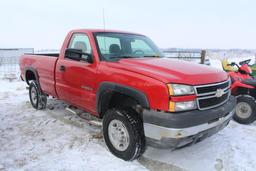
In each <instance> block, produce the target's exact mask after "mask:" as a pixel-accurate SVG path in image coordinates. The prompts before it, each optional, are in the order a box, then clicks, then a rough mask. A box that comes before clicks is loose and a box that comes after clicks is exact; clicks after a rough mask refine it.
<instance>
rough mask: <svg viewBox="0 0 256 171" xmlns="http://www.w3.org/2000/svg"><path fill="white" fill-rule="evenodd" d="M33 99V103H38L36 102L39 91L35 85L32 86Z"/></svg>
mask: <svg viewBox="0 0 256 171" xmlns="http://www.w3.org/2000/svg"><path fill="white" fill-rule="evenodd" d="M31 100H32V103H33V104H36V103H37V100H38V95H37V92H36V88H35V87H32V88H31Z"/></svg>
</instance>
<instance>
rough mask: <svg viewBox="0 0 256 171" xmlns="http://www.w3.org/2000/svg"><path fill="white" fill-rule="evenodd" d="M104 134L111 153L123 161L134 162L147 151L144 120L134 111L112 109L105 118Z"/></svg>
mask: <svg viewBox="0 0 256 171" xmlns="http://www.w3.org/2000/svg"><path fill="white" fill-rule="evenodd" d="M103 134H104V139H105V142H106V145H107V146H108V148H109V150H110V152H111V153H112V154H114V155H115V156H117V157H119V158H121V159H123V160H126V161H127V160H134V159H137V158H138V157H140V156H141V155H142V154H143V153H144V151H145V136H144V131H143V123H142V119H141V118H140V117H139V114H138V113H137V112H135V111H134V110H133V109H125V110H117V109H111V110H108V111H107V112H106V114H105V115H104V118H103Z"/></svg>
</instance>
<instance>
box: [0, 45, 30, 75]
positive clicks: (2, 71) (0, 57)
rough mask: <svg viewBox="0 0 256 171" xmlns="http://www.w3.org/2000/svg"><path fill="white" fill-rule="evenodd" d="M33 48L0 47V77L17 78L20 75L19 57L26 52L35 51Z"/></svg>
mask: <svg viewBox="0 0 256 171" xmlns="http://www.w3.org/2000/svg"><path fill="white" fill-rule="evenodd" d="M33 52H34V49H33V48H9V49H0V79H3V78H4V79H10V80H12V79H17V78H19V75H20V69H19V59H20V56H21V55H23V54H25V53H33Z"/></svg>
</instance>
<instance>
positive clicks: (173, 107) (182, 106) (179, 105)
mask: <svg viewBox="0 0 256 171" xmlns="http://www.w3.org/2000/svg"><path fill="white" fill-rule="evenodd" d="M196 108H197V105H196V101H188V102H172V101H170V109H169V110H170V112H180V111H185V110H193V109H196Z"/></svg>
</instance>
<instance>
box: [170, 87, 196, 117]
mask: <svg viewBox="0 0 256 171" xmlns="http://www.w3.org/2000/svg"><path fill="white" fill-rule="evenodd" d="M168 90H169V95H170V97H171V99H170V102H169V111H170V112H180V111H187V110H193V109H196V108H197V102H196V96H193V95H195V90H194V87H193V86H189V85H183V84H168ZM177 98H178V99H179V100H178V99H177ZM172 99H173V100H172ZM175 99H176V100H175Z"/></svg>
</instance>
